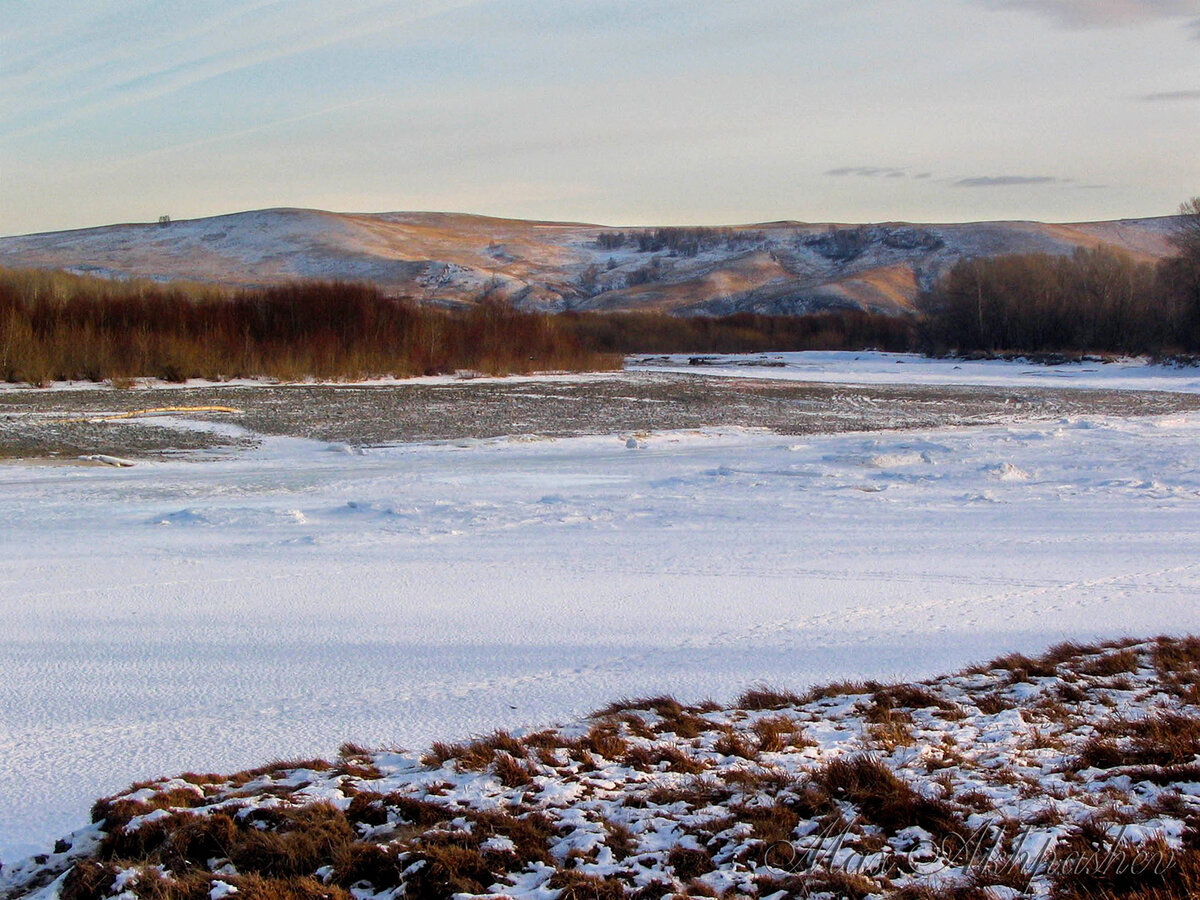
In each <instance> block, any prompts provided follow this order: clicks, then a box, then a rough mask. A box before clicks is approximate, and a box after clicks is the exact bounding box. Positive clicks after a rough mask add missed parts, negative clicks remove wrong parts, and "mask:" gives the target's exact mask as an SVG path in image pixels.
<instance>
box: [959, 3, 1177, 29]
mask: <svg viewBox="0 0 1200 900" xmlns="http://www.w3.org/2000/svg"><path fill="white" fill-rule="evenodd" d="M973 2H982V3H985V4H986V5H988V6H990V7H992V8H993V9H1027V10H1032V11H1033V12H1040V13H1044V14H1045V15H1048V16H1051V17H1053V18H1054V19H1055V20H1056V21H1057V22H1059V23H1060V24H1062V25H1065V26H1067V27H1070V28H1086V27H1094V26H1113V25H1133V24H1138V23H1143V22H1150V21H1153V20H1156V19H1170V18H1184V17H1190V16H1195V15H1200V0H973Z"/></svg>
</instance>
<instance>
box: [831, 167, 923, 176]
mask: <svg viewBox="0 0 1200 900" xmlns="http://www.w3.org/2000/svg"><path fill="white" fill-rule="evenodd" d="M825 174H826V175H829V176H832V177H834V178H843V177H845V176H847V175H852V176H855V177H857V178H907V177H908V172H907V171H906V170H905V169H897V168H895V167H893V166H840V167H838V168H836V169H830V170H829V171H828V172H826V173H825Z"/></svg>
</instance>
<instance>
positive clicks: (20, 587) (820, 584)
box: [0, 363, 1200, 860]
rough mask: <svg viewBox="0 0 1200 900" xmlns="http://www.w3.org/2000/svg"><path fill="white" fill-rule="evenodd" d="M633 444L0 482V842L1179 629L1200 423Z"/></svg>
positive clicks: (1186, 593)
mask: <svg viewBox="0 0 1200 900" xmlns="http://www.w3.org/2000/svg"><path fill="white" fill-rule="evenodd" d="M893 365H895V363H893ZM897 368H902V366H897ZM631 437H634V436H633V435H630V434H614V435H611V436H608V437H588V438H574V439H563V440H544V441H531V440H519V441H518V440H511V441H509V440H492V441H478V442H456V443H455V444H453V445H449V444H446V445H406V446H398V447H392V448H381V449H374V450H369V451H367V452H365V453H363V454H360V455H351V454H346V453H337V452H329V449H330V448H329V445H326V444H321V443H318V442H310V441H303V440H296V439H268V440H266V441H265V443H264V444H263V445H262V446H261V447H260V448H259V449H257V450H255V451H252V452H246V453H242V454H239V455H235V456H233V457H231V458H229V459H227V460H222V461H215V462H206V463H197V462H187V461H169V462H156V461H140V462H139V463H138V465H137V466H135V467H133V468H111V467H102V466H98V467H49V466H46V467H41V466H0V504H2V509H3V515H2V516H0V621H2V622H3V623H4V629H3V632H2V633H0V671H3V672H4V674H5V677H4V678H3V679H2V680H0V758H2V759H3V760H4V763H3V767H2V768H0V858H3V859H5V860H10V859H12V858H14V857H16V856H22V855H25V854H27V853H31V852H36V851H39V850H44V849H46V847H47V846H48V844H49V843H50V842H52V841H53V839H54V838H55V837H56V836H58V835H60V834H64V833H66V832H69V831H71V830H73V829H74V828H76V827H78V826H80V825H82V824H83V823H84V822H85V821H86V817H87V809H88V807H89V805H90V803H91V801H92V800H93V799H94V798H95V797H96V796H98V795H100V794H102V793H105V792H113V791H116V790H119V789H121V788H124V787H125V786H126V785H127V784H129V783H130V782H131V781H133V780H136V779H141V778H146V777H152V776H159V775H164V774H169V773H174V772H180V771H184V770H189V769H191V770H197V769H202V770H208V771H211V770H217V771H223V770H233V769H236V768H242V767H246V766H250V765H254V764H259V763H262V762H265V761H267V760H269V759H271V758H275V757H297V756H303V755H310V754H331V753H333V752H334V751H335V750H336V747H337V745H338V744H339V743H340V742H342V741H344V740H354V741H356V742H358V743H361V744H366V745H403V746H406V747H409V748H421V747H423V746H425V745H427V744H428V742H429V741H431V740H432V739H434V738H438V739H447V740H449V739H456V738H461V737H464V736H466V735H469V734H472V733H480V732H484V731H488V730H490V729H492V728H495V727H500V726H503V727H509V728H517V727H520V726H522V725H535V724H539V723H549V722H552V721H556V720H562V719H565V718H568V717H571V716H574V715H576V714H579V713H584V712H587V711H589V710H591V709H593V708H595V707H597V706H600V705H602V704H604V703H607V702H609V701H611V700H613V699H615V698H618V697H621V696H629V695H646V694H660V693H675V694H677V695H678V696H679V697H680V698H681V699H685V700H697V699H700V698H703V697H705V696H712V697H715V698H716V699H718V700H724V701H727V700H730V699H731V698H732V697H734V696H735V695H736V694H737V693H738V692H739V691H740V690H741V689H743V688H745V687H747V686H749V685H751V684H752V683H757V682H772V683H777V684H784V685H787V686H792V687H800V686H802V685H804V684H806V683H809V682H813V681H821V680H827V679H832V678H837V677H847V676H855V677H864V678H865V677H879V678H890V677H919V676H927V675H933V674H936V673H939V672H942V671H946V670H949V669H954V668H957V667H959V666H961V665H963V664H966V663H968V662H972V661H975V660H978V659H980V658H987V657H990V656H993V655H996V654H998V653H1001V652H1008V651H1017V650H1021V651H1033V650H1037V649H1039V648H1042V647H1044V646H1045V645H1046V644H1049V643H1052V642H1055V641H1057V640H1060V639H1064V638H1072V639H1085V638H1097V637H1112V636H1116V635H1122V634H1127V633H1134V634H1155V633H1158V632H1183V631H1188V630H1196V621H1197V620H1196V610H1195V597H1196V596H1197V592H1198V591H1200V562H1198V560H1200V471H1198V470H1197V458H1196V447H1197V446H1200V416H1197V415H1177V416H1173V417H1171V418H1163V419H1136V420H1121V419H1104V418H1083V419H1077V420H1070V421H1062V422H1056V423H1052V424H1038V425H1013V426H1008V427H989V428H983V429H958V430H954V429H945V430H939V431H926V432H919V433H918V432H893V433H880V434H865V435H864V434H857V435H834V436H827V437H813V438H806V439H805V441H804V442H803V443H796V442H795V438H786V437H781V436H776V435H772V434H767V433H757V432H750V431H738V430H724V431H717V430H710V431H702V432H688V433H667V434H661V433H660V434H649V435H643V434H639V435H637V436H636V437H637V447H638V449H637V451H636V452H631V450H630V449H627V447H628V441H629V439H630V438H631ZM1015 472H1020V473H1022V474H1023V475H1024V476H1026V477H1024V478H1013V477H1012V475H1011V473H1015ZM1005 473H1009V475H1008V477H1006V476H1005Z"/></svg>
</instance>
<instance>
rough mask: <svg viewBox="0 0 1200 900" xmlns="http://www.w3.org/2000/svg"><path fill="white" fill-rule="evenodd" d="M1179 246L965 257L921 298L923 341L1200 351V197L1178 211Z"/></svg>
mask: <svg viewBox="0 0 1200 900" xmlns="http://www.w3.org/2000/svg"><path fill="white" fill-rule="evenodd" d="M1179 213H1180V215H1179V218H1178V219H1177V220H1176V223H1175V227H1174V230H1173V232H1172V233H1171V234H1170V236H1169V240H1170V242H1171V243H1172V244H1173V245H1174V249H1175V251H1176V252H1175V254H1174V255H1173V256H1170V257H1167V258H1166V259H1163V260H1162V261H1160V262H1158V263H1157V264H1154V263H1146V262H1138V261H1136V260H1134V259H1132V258H1130V257H1129V256H1126V255H1125V254H1123V253H1119V252H1117V251H1115V250H1112V249H1103V248H1102V249H1097V250H1077V251H1076V252H1075V253H1074V254H1073V255H1070V256H1047V255H1042V254H1027V255H1018V256H999V257H992V258H988V259H972V260H962V261H960V262H959V263H957V264H956V265H955V266H954V267H953V268H952V269H951V270H950V271H949V272H948V273H947V274H946V275H945V276H943V278H942V279H941V280H940V281H939V282H938V284H937V285H936V286H935V287H934V288H933V289H932V290H931V291H929V292H927V293H926V294H924V295H923V296H922V297H921V298H919V300H918V303H917V306H918V309H919V310H920V311H921V312H922V313H923V314H924V322H923V325H922V347H921V348H922V349H923V350H926V351H927V352H933V353H938V354H943V353H955V352H957V353H973V352H982V353H1004V352H1031V353H1038V352H1058V353H1061V352H1068V353H1079V352H1089V351H1091V352H1110V353H1122V354H1148V355H1152V356H1160V357H1161V356H1171V355H1175V354H1180V353H1186V354H1195V353H1197V352H1200V197H1196V198H1193V199H1191V200H1189V201H1188V202H1186V203H1184V204H1183V205H1182V206H1181V207H1180V209H1179Z"/></svg>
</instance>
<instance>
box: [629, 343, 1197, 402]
mask: <svg viewBox="0 0 1200 900" xmlns="http://www.w3.org/2000/svg"><path fill="white" fill-rule="evenodd" d="M691 360H697V361H700V364H698V365H693V364H691V362H690V361H691ZM626 369H627V370H629V371H634V372H638V371H654V372H663V371H666V372H681V373H689V374H693V375H706V376H714V377H738V378H764V379H781V380H787V381H808V382H820V383H827V384H890V385H972V386H976V387H1053V388H1063V387H1066V388H1091V389H1094V390H1138V391H1176V392H1183V393H1196V392H1197V391H1200V367H1197V366H1171V365H1162V364H1154V363H1151V362H1149V361H1147V360H1145V359H1140V358H1138V359H1117V360H1114V361H1111V362H1100V361H1085V362H1071V363H1063V364H1062V365H1044V364H1042V363H1034V362H1025V361H1023V360H1002V359H987V360H964V359H953V358H947V359H931V358H929V357H925V356H920V355H918V354H915V353H876V352H855V351H850V350H831V351H806V352H800V353H746V354H707V355H704V354H676V355H671V356H634V357H630V358H629V360H628V361H627V363H626Z"/></svg>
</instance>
